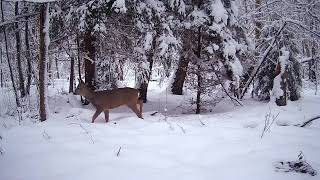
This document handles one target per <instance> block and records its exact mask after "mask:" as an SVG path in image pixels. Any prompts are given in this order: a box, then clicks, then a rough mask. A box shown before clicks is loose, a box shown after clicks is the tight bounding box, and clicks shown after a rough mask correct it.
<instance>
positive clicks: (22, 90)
mask: <svg viewBox="0 0 320 180" xmlns="http://www.w3.org/2000/svg"><path fill="white" fill-rule="evenodd" d="M14 12H15V15H16V16H18V15H19V2H15V5H14ZM14 26H15V35H16V50H17V54H16V56H17V68H18V77H19V90H20V95H21V97H24V96H25V95H26V91H25V87H24V78H23V73H22V65H21V53H22V51H21V38H20V29H19V25H18V22H16V23H15V24H14Z"/></svg>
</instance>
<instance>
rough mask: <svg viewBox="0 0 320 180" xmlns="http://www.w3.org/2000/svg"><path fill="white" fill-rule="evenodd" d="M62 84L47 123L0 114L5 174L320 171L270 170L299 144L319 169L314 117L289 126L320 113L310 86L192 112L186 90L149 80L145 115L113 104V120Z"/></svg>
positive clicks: (0, 162)
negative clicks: (279, 100)
mask: <svg viewBox="0 0 320 180" xmlns="http://www.w3.org/2000/svg"><path fill="white" fill-rule="evenodd" d="M63 85H64V83H63V82H60V84H59V83H56V85H55V88H50V94H51V95H50V102H49V103H50V108H51V116H50V118H49V119H48V120H47V121H45V122H43V123H39V122H32V121H23V122H22V123H21V125H20V126H19V125H17V120H15V119H14V118H10V117H8V116H5V115H2V116H0V123H1V124H0V125H1V127H0V135H1V137H2V140H0V147H1V148H2V149H3V151H4V153H3V154H2V155H0V179H1V180H18V179H19V180H44V179H45V180H69V179H77V180H89V179H95V180H100V179H101V180H102V179H103V180H104V179H111V180H114V179H119V180H124V179H128V180H134V179H140V180H144V179H146V180H149V179H153V180H156V179H159V180H160V179H161V180H167V179H172V180H178V179H184V180H185V179H190V180H202V179H206V180H212V179H219V180H222V179H231V180H232V179H235V180H242V179H243V180H249V179H252V180H257V179H261V180H264V179H265V180H270V179H272V180H284V179H290V180H295V179H314V180H316V179H319V174H318V175H316V176H310V175H307V174H299V173H294V172H289V173H284V172H276V171H275V168H274V164H275V163H276V162H277V161H291V160H297V156H298V154H299V153H300V151H302V152H303V154H304V155H305V158H306V161H307V162H308V163H309V164H310V165H311V166H312V167H313V168H314V169H315V170H318V173H319V171H320V141H319V138H320V120H318V121H317V120H316V121H314V123H313V124H312V125H311V126H308V127H305V128H301V127H296V126H294V125H295V124H299V123H302V122H303V121H306V120H308V119H309V118H311V117H314V116H317V115H320V111H319V105H320V96H315V95H313V93H314V92H308V91H307V92H305V93H304V96H303V98H302V99H301V100H299V101H297V102H289V104H288V106H286V107H277V106H275V105H274V104H272V103H262V102H257V101H254V100H252V99H247V100H244V106H243V107H240V106H235V105H233V104H232V103H231V102H230V101H229V99H225V100H223V101H222V102H220V103H219V104H218V105H217V106H216V107H214V108H212V112H210V113H206V114H202V115H201V116H198V115H194V114H190V113H189V114H188V113H186V112H189V111H188V110H185V108H187V107H188V106H187V105H186V104H187V103H186V101H187V100H188V98H187V97H186V96H173V95H170V94H168V95H167V97H166V93H165V89H163V87H162V88H159V87H158V86H157V85H155V82H154V84H153V85H152V86H151V87H150V93H149V97H150V98H149V100H150V101H149V102H148V103H147V104H146V105H145V110H144V118H145V119H144V120H141V119H139V118H137V117H136V116H135V115H134V113H133V112H130V110H129V109H127V108H126V107H121V108H118V109H115V110H112V111H111V113H110V122H109V123H105V121H104V116H103V114H101V115H100V116H99V117H98V119H97V120H96V123H94V124H92V123H90V121H91V116H92V115H93V113H94V108H93V107H92V106H85V107H82V106H81V105H80V103H79V97H76V96H73V95H67V94H64V93H62V92H64V91H65V90H66V89H67V87H64V86H63ZM166 102H167V104H168V105H167V109H168V112H167V114H168V117H167V119H165V116H164V114H165V113H164V110H163V109H164V107H165V104H166ZM0 107H2V106H0ZM155 111H158V113H156V114H155V115H154V116H151V114H152V113H153V112H155ZM278 113H279V114H278ZM267 114H270V115H271V120H272V116H276V115H277V114H278V116H277V118H276V120H275V123H274V124H272V126H271V128H270V131H268V132H266V133H265V134H264V136H263V138H261V134H262V130H263V128H264V124H265V116H266V115H267Z"/></svg>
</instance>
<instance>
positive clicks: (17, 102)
mask: <svg viewBox="0 0 320 180" xmlns="http://www.w3.org/2000/svg"><path fill="white" fill-rule="evenodd" d="M3 12H4V11H3V0H1V15H2V22H4V15H3ZM3 35H4V44H5V49H6V55H7V62H8V66H9V71H10V78H11V82H12V88H13V91H14V95H15V98H16V104H17V107H20V102H19V97H18V93H17V88H16V85H15V83H14V77H13V71H12V67H11V62H10V59H9V52H8V41H7V33H6V28H5V27H4V28H3Z"/></svg>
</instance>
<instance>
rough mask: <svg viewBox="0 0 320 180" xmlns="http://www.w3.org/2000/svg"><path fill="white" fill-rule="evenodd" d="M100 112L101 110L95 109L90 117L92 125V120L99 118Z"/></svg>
mask: <svg viewBox="0 0 320 180" xmlns="http://www.w3.org/2000/svg"><path fill="white" fill-rule="evenodd" d="M101 112H102V110H101V109H97V110H96V112H95V113H94V115H93V116H92V121H91V122H92V123H94V120H95V119H96V118H97V117H98V116H99V114H100V113H101Z"/></svg>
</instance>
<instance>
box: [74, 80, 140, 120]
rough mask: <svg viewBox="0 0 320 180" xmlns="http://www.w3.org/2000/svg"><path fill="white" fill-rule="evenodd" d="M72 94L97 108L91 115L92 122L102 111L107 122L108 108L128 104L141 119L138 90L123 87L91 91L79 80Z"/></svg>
mask: <svg viewBox="0 0 320 180" xmlns="http://www.w3.org/2000/svg"><path fill="white" fill-rule="evenodd" d="M74 94H76V95H80V96H84V97H85V98H86V99H87V100H89V101H90V102H91V103H92V104H93V105H94V106H95V107H96V109H97V110H96V112H95V113H94V115H93V116H92V123H94V120H95V119H96V118H97V117H98V116H99V114H100V113H101V112H102V111H103V112H104V114H105V120H106V122H108V121H109V109H113V108H116V107H119V106H122V105H126V106H128V107H129V108H130V109H131V110H132V111H133V112H134V113H135V114H136V115H137V116H138V117H139V118H141V119H143V117H142V106H143V101H142V99H139V91H138V90H137V89H133V88H129V87H125V88H119V89H114V90H104V91H93V90H91V89H90V88H88V87H87V86H86V85H85V83H84V82H83V81H82V80H81V81H80V83H79V85H78V87H77V88H76V90H75V92H74ZM138 104H139V109H138Z"/></svg>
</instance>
